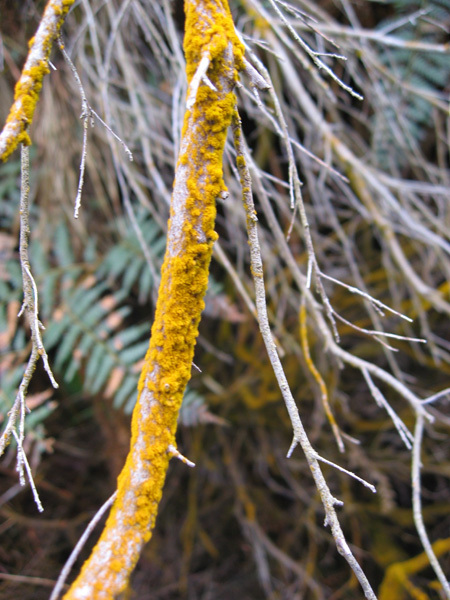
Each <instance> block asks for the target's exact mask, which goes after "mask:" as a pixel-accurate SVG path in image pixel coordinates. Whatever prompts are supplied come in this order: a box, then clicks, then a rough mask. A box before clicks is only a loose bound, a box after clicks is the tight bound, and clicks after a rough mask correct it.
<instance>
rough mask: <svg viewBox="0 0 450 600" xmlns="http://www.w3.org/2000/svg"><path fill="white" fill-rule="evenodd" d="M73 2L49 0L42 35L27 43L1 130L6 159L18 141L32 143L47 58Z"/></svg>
mask: <svg viewBox="0 0 450 600" xmlns="http://www.w3.org/2000/svg"><path fill="white" fill-rule="evenodd" d="M73 2H74V0H50V1H49V2H48V3H47V6H46V8H45V12H44V16H43V18H42V23H43V24H44V25H45V26H42V24H41V26H40V28H39V30H38V31H39V35H38V34H36V36H33V37H32V38H31V39H30V41H29V43H28V46H29V48H30V53H29V58H28V59H27V61H26V63H25V67H24V69H23V71H22V74H21V76H20V79H19V81H18V82H17V84H16V87H15V90H14V104H13V105H12V107H11V110H10V112H9V115H8V118H7V119H6V125H5V129H4V130H3V132H2V133H1V134H0V141H1V144H0V147H1V148H2V152H1V154H0V158H1V160H3V161H5V160H7V158H8V157H9V156H10V155H11V154H12V152H14V150H15V149H16V148H17V146H18V145H19V144H21V143H22V144H26V145H30V144H31V140H30V137H29V134H28V132H27V129H28V128H29V127H30V125H31V122H32V120H33V116H34V111H35V109H36V104H37V101H38V100H39V93H40V91H41V89H42V81H43V79H44V76H45V75H46V74H47V73H49V68H48V61H49V58H50V52H51V49H52V45H53V42H54V40H55V38H56V36H57V35H58V32H59V30H60V28H61V25H62V23H63V21H64V18H65V16H66V14H67V12H68V11H69V9H70V7H71V6H72V4H73ZM55 17H56V20H55ZM41 29H42V30H41ZM41 47H42V48H43V50H44V52H43V55H42V52H40V54H41V56H40V58H39V59H38V58H35V57H34V54H35V53H36V54H39V51H38V50H36V48H41ZM30 57H32V58H30ZM30 63H31V64H30ZM7 126H10V127H9V128H8V127H7ZM5 131H7V134H6V135H4V132H5Z"/></svg>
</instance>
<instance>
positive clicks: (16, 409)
mask: <svg viewBox="0 0 450 600" xmlns="http://www.w3.org/2000/svg"><path fill="white" fill-rule="evenodd" d="M21 174H22V175H21V194H20V245H19V256H20V265H21V268H22V282H23V293H24V300H23V304H22V308H21V310H20V313H19V316H20V315H22V314H24V316H25V318H26V320H27V321H28V324H29V326H30V329H31V344H32V346H31V354H30V358H29V359H28V364H27V366H26V368H25V373H24V374H23V377H22V381H21V382H20V385H19V389H18V392H17V395H16V399H15V401H14V404H13V406H12V408H11V410H10V411H9V418H8V422H7V424H6V427H5V430H4V431H3V434H2V437H1V439H0V456H1V455H2V454H3V452H4V450H5V448H6V446H7V445H8V443H9V441H10V439H11V435H13V436H14V438H15V439H16V442H17V470H18V472H19V479H20V483H21V485H25V475H24V469H25V471H26V473H27V476H28V480H29V482H30V485H31V489H32V491H33V495H34V498H35V502H36V505H37V507H38V509H39V510H40V511H42V510H43V508H42V505H41V502H40V500H39V496H38V493H37V490H36V486H35V484H34V481H33V476H32V473H31V469H30V466H29V464H28V460H27V458H26V456H25V451H24V449H23V440H24V438H25V413H26V411H27V410H28V409H27V406H26V403H25V399H26V395H27V390H28V385H29V383H30V380H31V377H32V375H33V373H34V370H35V368H36V364H37V362H38V360H39V358H42V361H43V363H44V368H45V370H46V372H47V374H48V376H49V379H50V382H51V384H52V386H53V387H54V388H57V387H58V384H57V383H56V380H55V378H54V376H53V373H52V371H51V369H50V365H49V362H48V356H47V353H46V351H45V348H44V344H43V343H42V337H41V329H43V325H42V323H41V322H40V321H39V315H38V292H37V287H36V283H35V281H34V278H33V275H32V274H31V269H30V262H29V258H28V236H29V233H30V225H29V220H28V219H29V191H30V183H29V175H30V159H29V149H28V146H25V145H23V144H22V147H21ZM17 419H19V433H18V434H17V432H16V422H17Z"/></svg>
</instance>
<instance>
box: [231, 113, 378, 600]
mask: <svg viewBox="0 0 450 600" xmlns="http://www.w3.org/2000/svg"><path fill="white" fill-rule="evenodd" d="M232 129H233V135H234V143H235V147H236V154H237V165H238V169H239V173H240V176H241V185H242V193H243V199H244V207H245V212H246V215H247V233H248V238H249V245H250V260H251V269H252V275H253V282H254V285H255V296H256V309H257V311H258V320H259V328H260V331H261V335H262V337H263V340H264V344H265V346H266V349H267V353H268V355H269V360H270V362H271V365H272V368H273V370H274V374H275V377H276V378H277V381H278V385H279V388H280V391H281V394H282V396H283V400H284V402H285V404H286V408H287V411H288V413H289V417H290V419H291V423H292V428H293V432H294V437H293V441H292V444H291V447H290V449H289V452H288V457H289V456H290V455H291V454H292V452H293V450H294V448H295V447H296V446H297V445H298V444H300V446H301V447H302V450H303V452H304V453H305V457H306V460H307V461H308V464H309V467H310V469H311V473H312V475H313V478H314V481H315V484H316V487H317V489H318V491H319V494H320V497H321V499H322V503H323V506H324V508H325V514H326V519H325V524H326V525H330V527H331V531H332V534H333V537H334V539H335V541H336V546H337V549H338V552H339V553H340V554H342V556H343V557H344V558H345V560H346V561H347V562H348V564H349V565H350V567H351V569H352V570H353V572H354V574H355V575H356V577H357V579H358V581H359V582H360V584H361V587H362V588H363V590H364V594H365V596H366V598H370V599H372V600H376V595H375V593H374V591H373V590H372V587H371V585H370V583H369V581H368V579H367V577H366V575H365V573H364V571H363V570H362V569H361V567H360V565H359V564H358V562H357V560H356V559H355V557H354V556H353V554H352V551H351V550H350V547H349V545H348V544H347V541H346V540H345V537H344V534H343V532H342V529H341V526H340V523H339V520H338V518H337V514H336V510H335V506H336V505H342V502H340V501H338V500H337V499H336V498H334V497H333V496H332V494H331V492H330V489H329V487H328V484H327V482H326V480H325V478H324V476H323V474H322V471H321V469H320V465H319V462H318V459H317V454H316V452H315V450H314V449H313V447H312V446H311V443H310V441H309V439H308V436H307V434H306V431H305V429H304V427H303V424H302V421H301V419H300V415H299V412H298V408H297V405H296V403H295V400H294V398H293V396H292V392H291V390H290V387H289V384H288V382H287V379H286V375H285V373H284V370H283V367H282V364H281V361H280V359H279V356H278V353H277V349H276V346H275V343H274V341H273V338H272V333H271V329H270V324H269V320H268V316H267V305H266V294H265V288H264V274H263V267H262V259H261V253H260V249H259V240H258V231H257V226H256V223H257V217H256V211H255V207H254V204H253V195H252V184H251V178H250V172H249V170H248V167H247V164H246V161H247V153H246V151H245V145H244V140H243V134H242V129H241V124H240V119H239V115H238V113H237V109H236V111H235V115H234V117H233V121H232Z"/></svg>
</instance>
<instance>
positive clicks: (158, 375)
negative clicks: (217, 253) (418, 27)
mask: <svg viewBox="0 0 450 600" xmlns="http://www.w3.org/2000/svg"><path fill="white" fill-rule="evenodd" d="M185 8H186V34H185V42H184V50H185V55H186V71H187V77H188V81H189V82H191V81H192V78H193V77H194V75H195V73H196V71H197V69H198V65H199V64H200V62H201V59H202V57H204V56H205V55H209V58H210V64H209V68H208V73H207V77H208V79H209V81H210V82H211V83H212V84H213V87H214V88H215V89H213V87H212V86H209V85H206V84H205V82H204V80H203V79H202V80H201V81H200V83H199V85H198V89H197V91H196V94H195V102H194V104H193V105H192V108H191V109H190V110H188V111H187V113H186V115H185V119H184V125H183V132H182V141H181V147H180V154H179V159H178V164H177V167H176V173H175V182H174V189H173V195H172V203H171V215H170V221H169V230H168V238H167V249H166V255H165V258H164V264H163V267H162V275H161V284H160V288H159V294H158V302H157V307H156V314H155V320H154V323H153V327H152V335H151V341H150V347H149V350H148V352H147V356H146V360H145V366H144V368H143V371H142V374H141V379H140V383H139V389H138V401H137V404H136V407H135V410H134V413H133V421H132V439H131V448H130V452H129V455H128V458H127V461H126V464H125V467H124V469H123V471H122V473H121V474H120V476H119V479H118V492H117V499H116V502H115V503H114V506H113V508H112V511H111V514H110V516H109V519H108V521H107V523H106V526H105V529H104V531H103V533H102V535H101V537H100V540H99V542H98V544H97V546H96V547H95V548H94V550H93V552H92V554H91V557H90V558H89V559H88V560H87V561H86V563H85V564H84V566H83V569H82V571H81V574H80V575H79V577H78V579H77V580H76V581H75V582H74V584H73V585H72V587H71V589H70V590H69V592H68V593H67V594H66V596H65V598H66V599H67V600H69V599H70V600H74V599H81V598H83V599H84V598H90V599H106V598H115V597H117V595H118V594H120V593H121V592H122V591H123V590H124V589H126V587H127V584H128V579H129V576H130V573H131V572H132V570H133V568H134V566H135V564H136V562H137V559H138V558H139V555H140V552H141V549H142V546H143V545H144V544H145V543H146V542H147V541H148V539H149V538H150V536H151V531H152V528H153V525H154V522H155V518H156V513H157V509H158V503H159V500H160V498H161V494H162V487H163V484H164V480H165V476H166V471H167V467H168V462H169V458H170V456H171V455H173V448H174V446H175V431H176V425H177V417H178V411H179V408H180V406H181V401H182V398H183V393H184V390H185V387H186V384H187V382H188V380H189V378H190V373H191V365H192V359H193V355H194V346H195V343H196V338H197V334H198V324H199V321H200V315H201V312H202V310H203V306H204V302H203V297H204V294H205V292H206V288H207V283H208V271H209V263H210V259H211V253H212V247H213V243H214V241H215V240H216V238H217V234H216V233H215V231H214V221H215V214H216V207H215V200H216V198H217V196H218V195H219V194H220V192H222V191H224V189H225V188H224V182H223V178H222V154H223V149H224V145H225V140H226V134H227V129H228V126H229V124H230V121H231V117H232V114H233V110H234V103H235V97H234V94H233V88H234V84H235V80H236V76H237V70H238V69H240V68H241V66H242V55H243V48H242V46H241V44H240V43H239V41H238V39H237V38H236V35H235V32H234V26H233V22H232V19H231V15H230V12H229V8H228V4H227V3H226V2H208V1H206V0H198V1H194V0H187V1H186V3H185Z"/></svg>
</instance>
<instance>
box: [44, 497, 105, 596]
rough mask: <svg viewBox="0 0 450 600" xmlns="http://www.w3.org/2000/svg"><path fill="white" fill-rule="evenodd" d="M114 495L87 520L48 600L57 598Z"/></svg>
mask: <svg viewBox="0 0 450 600" xmlns="http://www.w3.org/2000/svg"><path fill="white" fill-rule="evenodd" d="M116 496H117V492H114V494H113V495H112V496H110V497H109V498H108V500H107V501H106V502H105V503H104V504H103V505H102V506H101V507H100V508H99V509H98V511H97V512H96V513H95V515H94V516H93V518H92V519H91V521H90V522H89V525H88V526H87V527H86V529H85V530H84V532H83V535H82V536H81V537H80V539H79V540H78V542H77V544H76V546H75V548H74V549H73V550H72V552H71V553H70V556H69V558H68V559H67V561H66V564H65V565H64V567H63V569H62V571H61V573H60V574H59V577H58V579H57V580H56V585H55V587H54V588H53V591H52V593H51V596H50V598H49V600H57V598H58V596H59V595H60V593H61V591H62V589H63V588H64V584H65V582H66V579H67V577H68V575H69V573H70V571H71V569H72V567H73V565H74V563H75V561H76V560H77V558H78V555H79V554H80V552H81V550H82V549H83V547H84V545H85V544H86V542H87V540H88V538H89V536H90V535H91V533H92V532H93V530H94V529H95V527H96V525H97V523H98V522H99V521H100V519H101V518H102V517H103V515H104V514H105V512H106V511H107V510H108V508H109V507H110V506H111V505H112V504H113V502H114V500H115V499H116Z"/></svg>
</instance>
